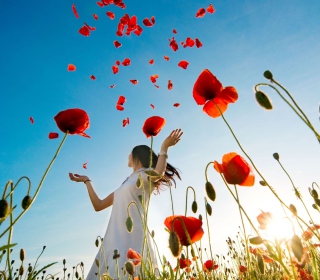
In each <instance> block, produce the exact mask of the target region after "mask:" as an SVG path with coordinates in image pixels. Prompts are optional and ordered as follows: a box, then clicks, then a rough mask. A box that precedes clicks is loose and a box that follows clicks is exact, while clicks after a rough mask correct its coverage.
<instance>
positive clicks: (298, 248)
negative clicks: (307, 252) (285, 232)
mask: <svg viewBox="0 0 320 280" xmlns="http://www.w3.org/2000/svg"><path fill="white" fill-rule="evenodd" d="M291 250H292V252H293V254H294V255H295V256H296V258H297V259H298V261H299V262H300V261H301V258H302V256H303V246H302V243H301V240H300V238H299V236H298V235H296V234H295V235H294V236H293V237H292V239H291Z"/></svg>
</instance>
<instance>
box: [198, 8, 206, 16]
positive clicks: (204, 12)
mask: <svg viewBox="0 0 320 280" xmlns="http://www.w3.org/2000/svg"><path fill="white" fill-rule="evenodd" d="M205 14H206V10H205V9H204V8H200V9H199V10H198V12H197V13H196V18H202V17H204V15H205Z"/></svg>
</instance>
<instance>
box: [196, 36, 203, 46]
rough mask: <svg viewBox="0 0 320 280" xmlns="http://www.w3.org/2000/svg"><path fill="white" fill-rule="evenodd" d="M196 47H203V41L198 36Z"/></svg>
mask: <svg viewBox="0 0 320 280" xmlns="http://www.w3.org/2000/svg"><path fill="white" fill-rule="evenodd" d="M196 47H197V48H201V47H202V43H201V42H200V41H199V39H198V38H196Z"/></svg>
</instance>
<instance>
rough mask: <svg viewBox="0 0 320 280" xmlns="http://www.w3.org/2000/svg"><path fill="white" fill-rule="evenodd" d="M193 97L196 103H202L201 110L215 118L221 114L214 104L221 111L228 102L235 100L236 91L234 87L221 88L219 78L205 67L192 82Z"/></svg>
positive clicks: (226, 106) (236, 96)
mask: <svg viewBox="0 0 320 280" xmlns="http://www.w3.org/2000/svg"><path fill="white" fill-rule="evenodd" d="M193 98H194V99H195V101H196V102H197V104H198V105H204V106H203V111H204V112H205V113H207V114H208V115H209V116H210V117H213V118H217V117H219V116H220V115H221V114H220V112H219V110H218V109H217V107H216V105H215V104H217V105H218V106H219V108H220V110H221V112H222V113H223V112H224V111H226V110H227V108H228V104H229V103H234V102H236V100H237V99H238V93H237V90H236V89H235V88H234V87H230V86H229V87H225V88H223V87H222V84H221V83H220V82H219V80H218V79H217V78H216V77H215V76H214V75H212V73H211V72H210V71H209V70H208V69H205V70H203V71H202V73H201V74H200V76H199V77H198V79H197V81H196V82H195V84H194V87H193ZM213 101H214V102H213Z"/></svg>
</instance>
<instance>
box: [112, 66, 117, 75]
mask: <svg viewBox="0 0 320 280" xmlns="http://www.w3.org/2000/svg"><path fill="white" fill-rule="evenodd" d="M112 72H113V74H117V73H118V72H119V68H118V67H117V66H115V65H112Z"/></svg>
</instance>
